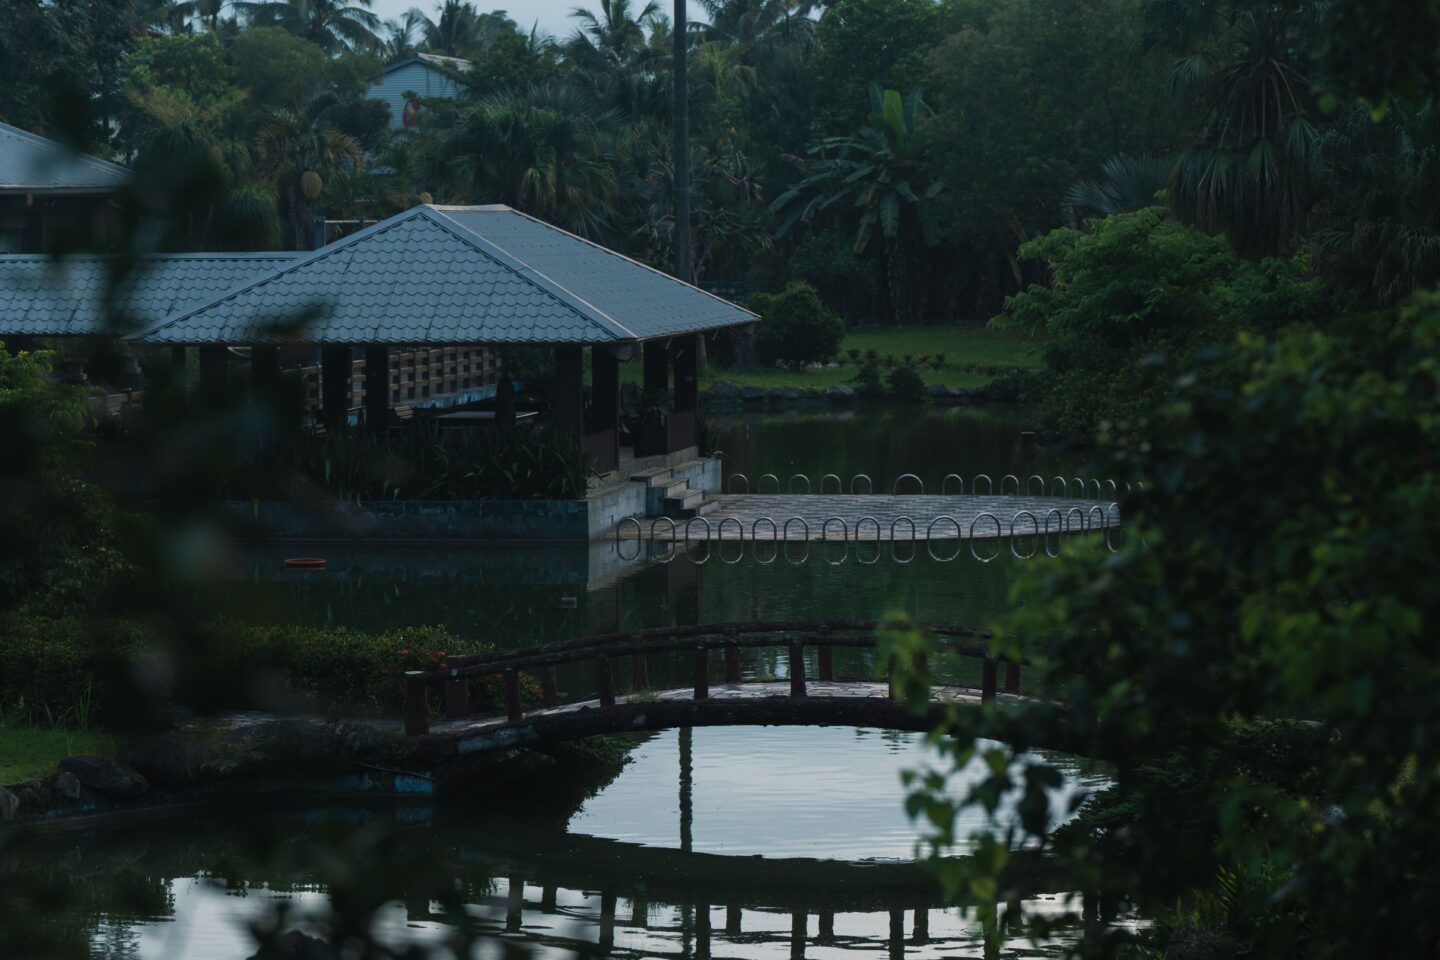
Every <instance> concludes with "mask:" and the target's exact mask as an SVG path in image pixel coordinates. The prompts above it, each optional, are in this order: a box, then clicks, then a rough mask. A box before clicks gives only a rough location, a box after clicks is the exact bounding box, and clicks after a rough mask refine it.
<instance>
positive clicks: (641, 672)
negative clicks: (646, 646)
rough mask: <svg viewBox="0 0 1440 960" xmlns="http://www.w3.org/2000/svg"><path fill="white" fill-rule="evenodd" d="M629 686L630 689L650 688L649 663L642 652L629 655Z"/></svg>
mask: <svg viewBox="0 0 1440 960" xmlns="http://www.w3.org/2000/svg"><path fill="white" fill-rule="evenodd" d="M630 688H631V689H632V690H648V689H650V663H649V661H648V660H647V659H646V657H645V654H643V653H632V654H631V655H630Z"/></svg>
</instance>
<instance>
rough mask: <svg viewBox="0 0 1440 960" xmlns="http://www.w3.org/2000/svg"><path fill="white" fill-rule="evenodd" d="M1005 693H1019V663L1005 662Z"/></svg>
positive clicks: (1015, 661) (1016, 661)
mask: <svg viewBox="0 0 1440 960" xmlns="http://www.w3.org/2000/svg"><path fill="white" fill-rule="evenodd" d="M1005 692H1006V693H1019V692H1020V661H1019V660H1010V659H1008V658H1007V659H1006V661H1005Z"/></svg>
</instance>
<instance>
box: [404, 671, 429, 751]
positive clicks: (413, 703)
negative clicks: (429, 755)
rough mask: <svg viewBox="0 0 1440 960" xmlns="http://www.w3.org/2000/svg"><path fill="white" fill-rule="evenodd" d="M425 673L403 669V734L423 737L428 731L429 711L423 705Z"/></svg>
mask: <svg viewBox="0 0 1440 960" xmlns="http://www.w3.org/2000/svg"><path fill="white" fill-rule="evenodd" d="M424 677H425V675H424V674H423V673H421V672H420V671H419V670H407V671H405V736H407V737H423V736H424V735H425V734H427V733H429V732H430V712H429V709H428V708H427V707H426V705H425V679H424Z"/></svg>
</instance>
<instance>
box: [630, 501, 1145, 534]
mask: <svg viewBox="0 0 1440 960" xmlns="http://www.w3.org/2000/svg"><path fill="white" fill-rule="evenodd" d="M710 499H711V500H712V501H713V502H714V503H716V504H717V507H716V509H715V510H714V511H713V512H711V513H709V514H706V515H705V517H704V518H703V519H704V520H705V521H706V522H708V523H709V530H708V535H707V531H706V527H705V524H704V523H702V522H701V521H700V520H699V519H696V520H694V521H691V522H690V527H689V528H690V539H692V540H697V539H712V540H741V539H744V540H823V539H830V540H839V539H841V535H842V530H841V527H842V523H843V526H844V537H845V538H846V539H849V540H872V541H873V540H890V539H892V531H893V539H897V540H929V539H934V540H956V539H960V540H968V539H970V538H971V536H972V535H973V536H974V538H975V539H977V540H979V539H994V538H996V537H1002V536H1009V535H1010V530H1011V525H1012V523H1013V524H1014V530H1015V533H1016V535H1026V534H1034V533H1036V532H1040V531H1044V530H1045V522H1046V518H1047V516H1048V517H1049V521H1050V531H1051V532H1053V533H1060V532H1064V531H1079V530H1082V529H1083V530H1098V529H1102V528H1104V527H1110V526H1119V525H1120V513H1119V511H1118V510H1117V509H1115V508H1114V507H1113V504H1112V502H1111V501H1106V500H1089V499H1081V498H1076V497H1021V496H975V495H971V494H966V495H951V496H945V495H936V494H930V495H919V496H903V495H902V496H893V495H883V494H874V495H865V494H794V495H787V494H761V493H739V494H724V495H718V496H712V497H711V498H710ZM1051 511H1055V512H1056V513H1058V514H1059V517H1058V518H1057V517H1056V516H1055V515H1054V514H1053V513H1051ZM985 514H989V516H985ZM836 517H838V518H839V521H837V520H835V519H834V518H836ZM907 517H908V518H909V519H910V520H911V521H912V522H913V524H914V528H913V534H912V528H911V525H910V524H908V523H906V522H905V520H904V519H903V518H907ZM991 517H993V518H994V519H993V520H992V519H991ZM792 518H799V520H803V521H804V523H803V524H802V523H800V522H799V520H795V521H793V522H791V523H789V525H788V529H787V524H786V521H789V520H791V519H792ZM766 520H771V521H774V524H775V527H774V529H771V527H770V524H769V523H766V522H765V521H766ZM757 521H759V523H758V524H757ZM827 521H829V523H828V527H827V523H826V522H827ZM861 521H863V523H862V522H861ZM872 521H874V522H872ZM997 521H998V523H997ZM674 523H675V526H674V528H673V530H672V528H671V527H670V526H669V525H668V524H667V523H665V522H664V521H662V520H641V521H639V524H640V530H639V534H638V536H639V537H640V538H641V539H651V540H660V541H665V540H684V539H685V530H686V526H687V522H686V521H684V520H676V521H674ZM614 535H615V536H618V537H620V538H621V539H625V538H629V539H635V538H636V536H637V533H636V527H635V524H633V523H621V524H620V525H619V526H618V527H617V528H615V532H614Z"/></svg>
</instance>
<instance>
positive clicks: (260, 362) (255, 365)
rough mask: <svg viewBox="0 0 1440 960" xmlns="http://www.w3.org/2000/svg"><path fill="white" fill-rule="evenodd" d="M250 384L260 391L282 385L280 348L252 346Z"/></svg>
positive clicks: (263, 391)
mask: <svg viewBox="0 0 1440 960" xmlns="http://www.w3.org/2000/svg"><path fill="white" fill-rule="evenodd" d="M250 384H251V386H252V387H254V389H255V391H256V392H258V393H265V392H270V391H273V390H274V389H275V388H276V387H277V386H279V385H280V348H279V347H270V346H256V347H251V348H250Z"/></svg>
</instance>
